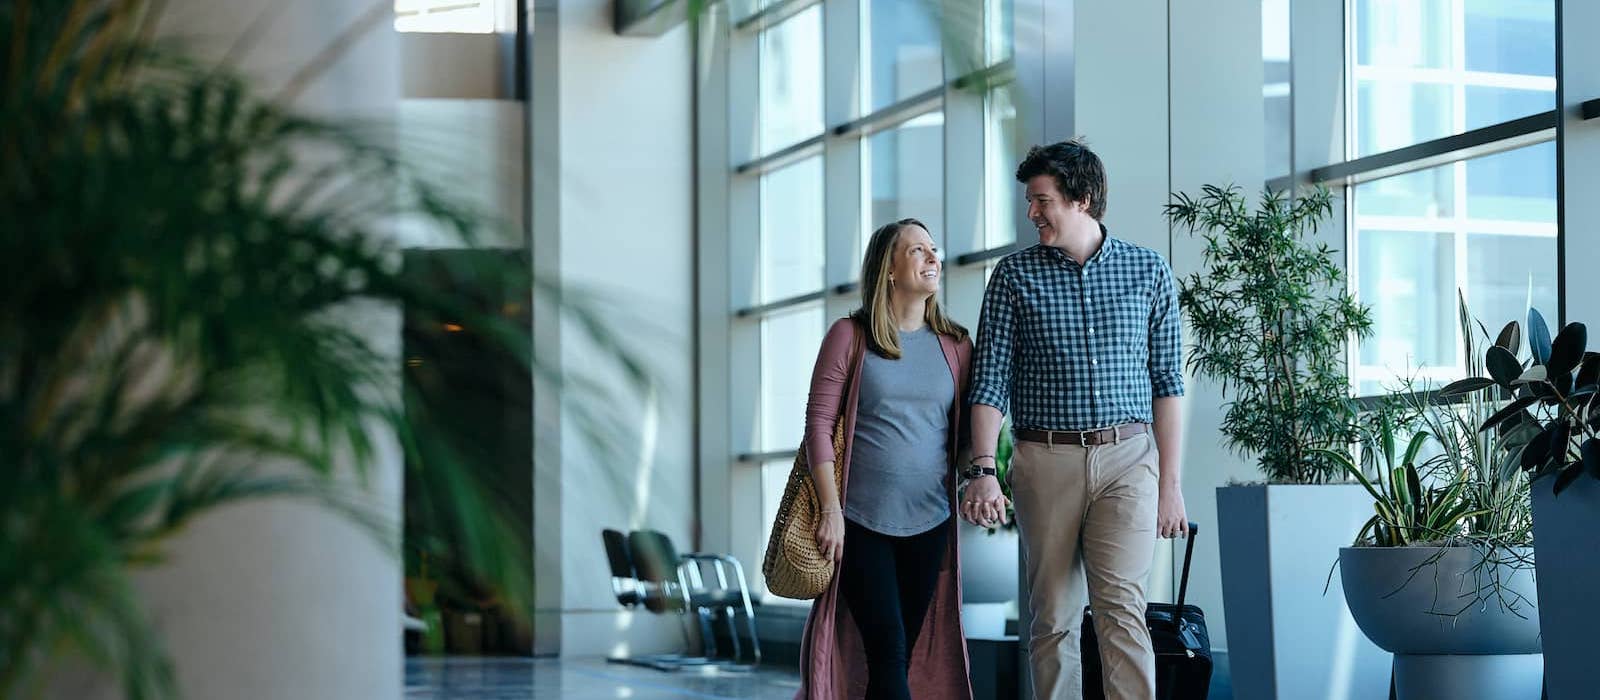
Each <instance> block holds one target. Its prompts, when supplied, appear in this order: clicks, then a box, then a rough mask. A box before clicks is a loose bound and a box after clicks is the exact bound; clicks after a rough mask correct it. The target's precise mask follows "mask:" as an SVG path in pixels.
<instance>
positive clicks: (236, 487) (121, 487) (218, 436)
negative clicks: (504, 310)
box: [0, 0, 645, 698]
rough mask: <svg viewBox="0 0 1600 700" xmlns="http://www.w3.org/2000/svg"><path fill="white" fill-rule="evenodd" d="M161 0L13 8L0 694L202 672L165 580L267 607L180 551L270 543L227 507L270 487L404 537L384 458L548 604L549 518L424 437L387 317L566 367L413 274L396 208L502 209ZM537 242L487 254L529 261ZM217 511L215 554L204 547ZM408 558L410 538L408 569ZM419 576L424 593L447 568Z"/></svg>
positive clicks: (165, 681)
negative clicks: (274, 75)
mask: <svg viewBox="0 0 1600 700" xmlns="http://www.w3.org/2000/svg"><path fill="white" fill-rule="evenodd" d="M154 5H155V6H154V7H152V5H151V4H150V3H146V2H141V1H140V0H128V1H126V2H115V3H36V4H32V5H28V6H21V7H31V10H28V11H23V9H14V8H7V9H4V10H0V35H3V36H6V37H9V38H10V39H11V40H12V42H13V43H10V44H8V49H10V50H8V51H5V52H0V53H3V54H4V55H3V56H0V68H3V69H4V70H3V71H0V72H4V73H6V74H8V75H25V76H27V79H26V80H22V81H8V82H7V83H6V85H5V87H4V88H3V89H0V150H3V151H4V152H5V153H6V154H7V155H6V156H5V157H4V158H3V159H0V160H3V161H4V167H5V170H6V173H7V174H6V176H4V177H0V219H4V220H5V222H6V225H5V226H0V272H3V276H4V277H5V279H6V284H5V285H4V287H3V290H4V291H3V292H0V294H3V300H0V309H3V311H0V348H3V350H0V415H3V416H4V417H5V418H4V419H3V420H0V445H3V448H0V468H3V470H4V474H5V484H4V486H3V487H0V513H4V517H3V518H0V697H8V698H9V697H18V696H34V695H38V694H43V695H46V696H50V695H57V694H59V695H63V696H68V695H70V696H73V697H80V696H84V695H87V694H88V693H53V692H52V691H53V690H59V689H56V688H54V687H53V686H52V683H53V682H55V681H59V680H69V681H76V680H83V681H84V682H92V683H95V684H99V683H100V681H101V680H102V679H104V680H106V681H110V682H115V683H116V684H118V686H119V688H118V689H119V690H120V691H121V692H120V695H123V696H127V697H136V698H149V697H155V698H164V697H172V696H175V695H177V693H178V690H179V681H180V679H182V680H188V679H189V678H192V677H193V676H194V675H195V670H194V669H193V668H175V665H180V664H182V663H185V662H187V663H191V664H193V663H196V661H195V659H192V658H191V659H185V658H179V659H173V658H171V657H170V656H169V654H168V649H167V646H166V642H167V639H166V637H165V635H164V634H163V629H162V628H161V627H160V626H159V625H158V624H157V620H156V619H155V618H156V617H157V613H159V611H152V610H150V609H149V603H150V600H149V598H148V596H149V594H150V591H151V590H152V589H155V588H156V586H157V585H159V584H165V585H167V586H168V588H166V589H164V591H165V592H168V593H170V592H172V590H173V588H177V587H180V586H194V587H195V588H196V590H195V592H196V595H194V599H195V600H196V604H197V605H201V606H206V605H214V606H216V608H214V609H220V608H221V607H222V606H224V605H237V606H240V607H246V608H247V607H249V606H252V605H256V606H259V605H261V603H260V602H258V601H257V600H253V599H252V596H253V595H254V594H253V593H252V592H251V591H250V590H199V589H200V586H201V585H202V584H200V583H198V582H194V581H173V580H172V579H173V578H174V576H173V574H172V569H171V568H168V567H177V566H181V565H182V564H183V563H184V562H183V561H181V559H182V558H183V555H188V557H189V559H190V560H191V562H192V560H193V559H194V558H195V555H196V552H197V551H221V550H222V547H223V546H227V547H228V548H229V553H230V554H237V556H234V557H218V558H216V559H215V560H209V561H203V562H201V563H202V564H203V566H205V567H206V568H208V569H209V568H225V567H230V566H233V565H234V562H233V561H232V560H233V559H245V558H250V557H252V556H253V553H252V552H251V551H249V550H248V549H243V548H241V549H239V550H237V551H233V550H232V549H231V547H232V546H240V547H242V546H243V545H237V540H238V538H239V535H237V534H236V531H231V530H219V529H218V528H216V527H215V523H216V522H217V519H218V516H219V515H220V514H221V513H222V512H223V511H231V510H233V509H234V508H238V507H240V506H243V505H256V506H257V507H259V504H261V503H263V502H265V501H269V500H271V501H278V502H282V501H285V500H290V501H298V502H299V503H302V504H311V505H314V506H317V507H319V508H320V509H322V510H324V511H331V512H333V513H335V514H337V515H339V516H342V517H343V518H344V522H345V523H347V524H351V525H354V526H356V527H357V528H359V529H360V530H362V531H363V532H365V533H366V534H369V535H371V536H372V538H373V539H374V541H375V542H376V543H377V544H378V545H380V546H381V548H382V550H381V551H384V552H387V553H390V554H395V553H398V549H399V548H398V546H397V545H398V542H396V541H395V540H396V539H397V535H398V534H399V529H400V528H399V524H398V523H397V522H395V521H394V519H393V511H394V509H393V508H391V509H389V510H388V511H386V510H384V509H383V506H382V505H381V504H382V503H383V501H384V499H385V496H384V492H385V491H387V490H388V489H389V488H390V487H389V486H386V485H385V484H386V482H388V481H389V480H391V479H398V477H399V476H400V475H399V474H386V473H384V472H383V469H384V467H385V466H386V465H396V464H397V463H398V462H401V461H403V462H404V466H403V467H396V469H403V470H404V471H405V472H406V477H407V480H408V481H411V482H412V483H416V484H419V485H420V487H419V488H418V489H416V491H415V494H413V493H412V489H410V488H407V492H408V493H407V495H408V496H411V495H416V496H417V497H418V502H419V503H420V504H421V505H422V506H424V507H423V508H421V509H419V511H418V513H417V514H416V515H415V516H414V517H415V518H416V520H417V521H418V524H422V525H425V526H427V527H426V528H425V529H426V530H428V531H434V532H439V531H448V532H451V533H455V534H456V535H458V538H457V540H456V541H458V542H460V543H461V545H460V546H459V547H458V548H457V550H456V551H455V552H454V554H455V555H456V556H457V560H458V562H459V563H460V565H461V566H462V567H464V568H465V569H467V570H469V571H471V572H472V573H474V574H475V575H477V576H478V577H479V578H481V579H482V580H484V581H487V582H491V583H493V584H495V585H496V586H497V587H498V588H499V589H500V591H501V592H502V593H503V594H505V595H507V596H510V598H508V600H512V601H513V604H514V605H515V607H516V608H517V609H518V610H519V611H520V612H526V611H530V610H531V607H532V605H531V604H532V594H533V582H532V581H531V580H529V578H528V577H529V576H531V565H532V562H531V558H532V555H531V552H532V547H531V541H530V540H531V531H529V530H528V529H526V528H521V529H519V528H518V527H517V525H516V523H517V522H518V521H517V515H518V514H517V513H515V512H512V511H510V509H509V508H507V506H506V503H507V499H506V498H504V497H503V488H502V485H501V484H500V483H499V482H498V481H497V479H496V473H495V471H494V470H492V469H485V468H483V467H484V466H485V465H482V464H480V463H476V462H472V461H469V460H455V459H452V458H451V455H449V454H446V453H444V452H443V451H434V452H430V453H429V454H428V455H422V454H420V453H419V451H418V449H417V441H416V431H415V430H414V428H415V427H416V426H415V422H416V421H415V420H414V418H413V417H412V415H413V414H412V412H411V408H412V405H410V404H403V403H402V399H401V397H400V394H401V382H400V376H401V371H402V370H401V364H402V362H401V358H400V357H399V356H397V354H396V353H394V352H393V350H394V348H395V347H397V346H398V345H399V340H400V338H399V333H398V328H397V324H396V325H389V326H386V325H385V321H384V319H394V318H396V317H397V316H398V313H397V311H398V310H399V309H401V308H404V309H406V310H408V311H415V312H425V313H427V314H430V315H433V316H437V317H441V318H448V319H452V320H453V322H454V323H456V324H458V325H459V326H464V327H465V328H467V329H469V330H470V331H472V332H475V333H481V334H482V335H483V337H484V338H485V339H486V340H487V342H491V343H493V344H495V345H496V346H499V347H504V348H506V349H507V350H506V351H507V352H508V353H511V354H513V355H514V356H516V357H518V358H523V361H524V362H525V363H530V362H531V363H534V365H533V366H532V368H531V369H533V370H537V371H538V376H540V377H542V378H543V377H549V376H550V373H551V372H553V371H555V370H554V369H553V368H551V367H549V366H548V365H545V366H539V364H538V362H539V361H538V360H532V359H528V358H531V357H532V355H531V353H530V352H529V339H528V338H527V337H526V335H525V334H521V333H520V332H519V330H518V329H517V328H516V327H515V326H514V325H513V324H511V323H509V322H507V321H505V320H504V319H502V318H499V317H498V316H496V315H494V314H481V313H477V312H474V311H473V309H472V308H470V307H468V306H467V305H465V304H464V303H463V302H462V301H461V300H460V299H458V298H456V297H455V296H453V295H448V294H441V293H438V292H437V291H434V290H433V289H431V288H429V287H426V286H422V285H418V284H416V283H415V282H414V281H413V280H411V279H409V278H407V277H406V276H405V275H404V274H403V272H402V268H401V266H400V260H401V258H402V253H401V250H400V249H399V243H398V241H396V240H395V239H394V235H393V231H394V229H395V228H396V225H395V224H396V222H397V221H400V220H406V221H407V222H410V223H416V224H419V225H424V226H427V227H428V228H429V230H430V231H435V230H436V231H440V232H442V233H458V234H460V235H459V236H452V237H450V238H451V239H452V240H451V242H452V243H454V244H458V245H463V246H470V245H471V244H472V242H473V241H474V240H475V232H478V231H482V230H485V229H487V228H488V226H489V225H490V224H489V222H488V220H487V219H486V217H484V216H481V215H479V214H477V213H475V212H473V211H471V210H469V209H468V208H466V207H464V206H462V205H460V204H458V203H457V202H456V201H455V198H454V197H453V196H450V195H449V194H447V193H446V192H444V191H443V190H441V189H440V188H439V187H438V186H436V185H433V184H430V183H427V182H424V181H422V180H420V179H419V178H418V177H416V173H415V171H414V170H413V169H412V168H409V167H407V166H406V165H405V164H404V163H402V162H401V161H400V158H399V157H398V156H397V155H396V154H395V152H394V151H393V149H392V148H390V147H388V146H387V145H385V143H384V142H383V141H382V140H381V139H382V135H381V134H380V133H372V132H369V131H367V130H362V129H358V128H356V127H355V125H353V124H348V123H342V122H336V121H331V120H328V119H323V118H316V117H310V116H307V115H306V114H304V113H301V112H300V111H297V110H295V109H293V108H291V107H290V106H289V105H288V104H287V102H288V100H287V99H285V98H283V95H281V94H280V95H276V96H272V95H265V96H264V95H261V94H258V92H257V91H256V90H255V89H254V87H253V85H252V84H251V83H250V82H249V81H247V80H246V79H244V78H243V77H241V75H240V74H239V73H238V72H237V70H236V68H235V67H234V66H233V64H232V63H231V62H224V63H221V64H208V63H206V62H205V61H202V60H200V59H197V58H195V57H192V56H189V55H186V54H184V53H181V52H176V51H175V49H174V48H173V45H172V44H170V43H169V42H167V41H160V40H158V39H157V38H156V37H153V36H152V33H151V32H152V29H153V27H154V25H155V24H156V21H157V19H158V17H159V5H160V4H159V3H155V4H154ZM316 67H317V64H312V66H310V68H312V69H314V68H316ZM315 73H316V70H310V69H308V70H306V71H304V72H302V73H299V74H298V75H300V76H311V75H314V74H315ZM306 79H307V80H309V79H310V78H309V77H307V78H306ZM380 131H381V130H380ZM518 258H519V260H518V261H517V263H516V264H515V265H513V266H512V267H511V269H499V268H497V269H494V270H483V269H474V270H465V271H464V272H467V273H469V274H483V275H485V276H486V278H491V277H489V276H493V275H505V276H507V277H511V278H522V277H526V276H527V271H528V270H529V269H531V267H530V261H529V260H527V259H526V257H525V256H518ZM530 283H531V281H530ZM571 301H572V299H571V298H570V297H568V298H566V299H564V300H563V304H564V305H565V304H570V303H571ZM563 308H564V311H566V312H570V311H571V308H572V307H570V306H564V307H563ZM580 315H581V318H580V319H579V320H580V323H579V324H574V326H575V327H579V328H581V329H582V330H581V331H580V332H581V333H584V334H585V335H591V336H595V337H596V340H597V343H596V347H599V348H602V349H603V351H604V352H605V353H606V354H608V355H612V356H619V355H622V356H625V355H626V353H624V352H623V351H621V350H620V349H619V348H618V346H617V345H616V344H615V343H614V342H609V341H607V340H606V339H605V338H603V337H600V336H601V335H602V334H603V332H604V328H605V326H606V324H605V323H603V322H602V321H601V320H600V317H599V316H598V315H596V314H594V313H592V312H591V313H582V314H580ZM627 359H628V360H629V362H630V363H631V366H632V367H636V368H642V367H644V366H645V365H643V364H642V363H639V362H638V360H637V358H632V357H629V358H627ZM583 434H584V435H585V436H589V435H600V434H603V433H601V432H598V431H596V432H584V433H583ZM585 439H586V440H589V438H585ZM594 442H596V443H600V442H601V441H598V440H594ZM602 446H603V445H602ZM398 451H404V452H405V453H407V456H409V457H412V458H411V459H404V460H402V459H400V456H399V455H397V454H393V453H394V452H398ZM490 466H492V465H490ZM235 512H236V511H235ZM317 515H319V516H320V515H321V513H318V514H317ZM197 534H199V535H203V536H206V537H212V538H215V539H217V540H221V542H220V543H219V549H218V550H195V549H190V550H183V549H181V546H182V543H183V541H184V538H188V537H194V536H196V535H197ZM335 534H339V533H335ZM343 541H345V540H343V539H339V540H336V542H343ZM175 550H176V552H175ZM175 553H177V554H179V556H177V557H172V555H173V554H175ZM169 557H172V558H171V559H169ZM173 559H178V560H179V561H173ZM190 566H194V565H193V564H192V563H191V564H190ZM191 570H194V569H191ZM399 572H400V564H399V562H398V561H396V562H395V573H396V574H397V576H396V577H395V578H396V584H397V585H398V574H399ZM421 575H422V577H423V578H422V579H420V580H424V581H426V580H430V579H429V578H428V572H421ZM156 576H165V579H164V580H154V579H153V578H151V577H156ZM141 583H148V584H151V585H150V586H141V585H140V584H141ZM180 590H181V591H183V592H187V591H188V590H189V589H186V588H184V589H180ZM414 591H415V592H416V593H418V594H419V595H418V597H419V598H423V600H418V601H417V602H418V603H419V604H422V605H427V604H429V602H430V601H429V600H427V599H428V598H431V597H432V596H433V594H434V584H431V583H430V584H427V585H425V586H419V587H417V588H415V589H414ZM366 594H367V592H363V591H353V592H352V595H355V596H358V597H361V596H365V595H366ZM374 594H375V595H376V593H374ZM396 597H398V596H396ZM218 601H221V602H218ZM301 604H303V605H308V606H322V607H317V608H315V609H321V610H327V609H330V608H332V607H334V605H333V604H330V603H328V602H327V601H320V600H309V601H302V603H301ZM401 614H402V610H401V609H399V606H398V605H397V606H396V609H395V610H393V615H394V616H395V618H399V617H400V616H401ZM330 622H332V623H337V622H340V621H339V620H333V621H330ZM336 627H337V624H330V626H329V628H330V629H333V628H336ZM383 632H384V630H383V629H381V628H379V629H375V630H372V631H371V632H370V634H372V635H374V636H380V637H381V636H382V635H383ZM362 633H363V634H366V633H367V632H366V631H363V632H362ZM307 634H321V635H324V636H326V635H327V634H329V632H327V630H322V631H316V630H308V631H307ZM357 641H359V642H360V643H363V644H365V643H366V642H369V641H374V640H372V639H369V638H367V637H361V638H360V639H358V640H357ZM398 642H399V640H397V639H382V640H381V643H384V644H389V645H393V648H394V649H395V651H396V653H397V652H398V649H399V643H398ZM247 656H249V655H247ZM241 663H244V664H249V663H252V661H250V660H248V659H244V660H241ZM252 670H253V671H255V672H256V674H255V675H257V676H259V677H268V676H271V675H276V674H281V673H283V672H284V671H285V669H282V668H260V667H259V666H258V667H256V668H255V669H252ZM302 670H304V669H296V672H298V671H302ZM180 671H181V672H180ZM96 695H98V693H97V694H96Z"/></svg>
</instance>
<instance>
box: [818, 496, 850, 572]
mask: <svg viewBox="0 0 1600 700" xmlns="http://www.w3.org/2000/svg"><path fill="white" fill-rule="evenodd" d="M817 549H819V550H821V551H822V558H823V559H827V560H828V561H831V562H834V563H838V562H839V560H840V559H843V558H844V511H843V510H841V509H840V508H839V507H838V506H833V507H832V508H828V507H824V508H823V509H822V519H821V520H820V521H819V522H818V523H817Z"/></svg>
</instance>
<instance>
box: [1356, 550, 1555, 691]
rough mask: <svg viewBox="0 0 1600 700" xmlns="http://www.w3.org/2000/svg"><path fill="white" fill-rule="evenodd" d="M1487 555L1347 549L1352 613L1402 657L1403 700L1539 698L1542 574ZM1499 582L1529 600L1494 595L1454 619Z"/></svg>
mask: <svg viewBox="0 0 1600 700" xmlns="http://www.w3.org/2000/svg"><path fill="white" fill-rule="evenodd" d="M1528 553H1529V552H1528V551H1523V552H1522V554H1524V555H1526V554H1528ZM1435 557H1437V560H1436V561H1432V562H1430V560H1431V559H1433V558H1435ZM1482 558H1483V554H1482V550H1479V549H1476V548H1472V547H1447V548H1444V549H1443V551H1442V552H1441V550H1440V548H1437V547H1344V548H1341V549H1340V550H1339V571H1340V580H1341V581H1342V583H1343V584H1344V595H1345V600H1346V602H1347V603H1348V604H1349V607H1350V614H1351V616H1352V617H1354V618H1355V621H1356V625H1357V626H1359V627H1360V628H1361V631H1362V632H1363V633H1365V634H1366V635H1367V638H1368V639H1371V640H1372V642H1373V643H1374V644H1377V645H1378V646H1380V647H1382V648H1383V649H1385V650H1387V651H1389V652H1392V653H1393V654H1394V655H1395V657H1394V674H1395V676H1394V677H1395V691H1396V695H1397V696H1398V697H1399V698H1401V699H1402V700H1404V699H1405V698H1424V697H1449V698H1461V699H1462V700H1468V699H1470V698H1485V699H1488V698H1537V697H1539V690H1540V684H1541V681H1542V677H1543V673H1544V659H1543V656H1542V655H1541V653H1540V651H1541V650H1540V643H1539V617H1538V611H1537V610H1536V609H1535V608H1536V606H1537V604H1538V592H1537V590H1536V589H1535V587H1534V581H1533V571H1532V569H1531V567H1528V568H1524V569H1522V570H1515V569H1513V568H1512V567H1511V566H1510V565H1509V564H1504V563H1490V564H1480V563H1481V562H1482ZM1495 580H1498V581H1499V582H1500V584H1501V585H1502V586H1504V587H1505V589H1506V593H1505V596H1506V598H1507V600H1508V601H1509V600H1518V601H1521V602H1520V603H1519V607H1518V608H1517V611H1516V612H1512V611H1511V610H1509V609H1507V608H1505V607H1504V606H1502V605H1501V604H1500V602H1499V601H1498V600H1496V599H1494V598H1491V599H1490V600H1489V601H1487V603H1477V604H1473V605H1471V606H1470V607H1469V608H1468V609H1467V610H1466V611H1465V612H1462V613H1461V614H1460V615H1457V616H1455V617H1454V618H1452V617H1450V615H1451V614H1453V613H1456V612H1457V611H1458V610H1461V608H1462V607H1463V606H1466V605H1468V603H1469V602H1471V601H1472V600H1473V597H1474V596H1473V592H1474V591H1475V590H1477V589H1478V588H1480V587H1483V586H1487V585H1489V584H1490V582H1492V581H1495ZM1491 595H1492V594H1491ZM1519 613H1520V616H1519ZM1441 693H1442V694H1441Z"/></svg>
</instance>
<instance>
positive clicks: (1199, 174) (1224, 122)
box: [1168, 0, 1265, 650]
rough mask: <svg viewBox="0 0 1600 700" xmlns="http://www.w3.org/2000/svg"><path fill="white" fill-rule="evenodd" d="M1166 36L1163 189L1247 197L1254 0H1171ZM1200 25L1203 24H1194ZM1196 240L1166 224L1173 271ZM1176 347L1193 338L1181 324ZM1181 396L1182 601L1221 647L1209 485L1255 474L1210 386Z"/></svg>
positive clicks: (1251, 186)
mask: <svg viewBox="0 0 1600 700" xmlns="http://www.w3.org/2000/svg"><path fill="white" fill-rule="evenodd" d="M1168 25H1169V26H1170V27H1171V28H1172V30H1171V33H1170V36H1171V41H1170V48H1169V52H1170V56H1171V77H1170V80H1169V89H1170V94H1171V104H1172V109H1171V114H1172V119H1171V123H1170V124H1169V134H1170V136H1169V139H1170V143H1171V149H1172V163H1171V167H1172V170H1171V184H1170V187H1171V189H1172V191H1174V192H1177V191H1182V192H1187V193H1189V194H1191V195H1195V194H1198V193H1199V190H1200V188H1201V186H1203V185H1207V184H1218V185H1225V184H1228V183H1233V184H1236V185H1238V186H1239V187H1240V188H1241V189H1242V190H1243V193H1244V195H1245V197H1246V198H1247V200H1248V201H1250V202H1252V203H1253V202H1254V201H1255V200H1256V197H1257V196H1258V195H1259V193H1260V191H1261V183H1262V181H1263V179H1264V178H1263V170H1264V168H1265V166H1264V160H1265V155H1264V154H1263V152H1262V151H1263V148H1264V146H1263V144H1264V136H1263V129H1264V113H1263V104H1262V98H1261V83H1262V64H1261V3H1260V2H1259V0H1216V1H1215V2H1209V3H1205V4H1204V5H1201V4H1199V3H1180V2H1175V3H1172V15H1171V17H1170V19H1169V20H1168ZM1199 27H1207V29H1206V30H1205V31H1197V28H1199ZM1203 249H1204V242H1203V241H1202V240H1200V239H1199V238H1196V237H1191V236H1189V235H1188V233H1187V232H1185V231H1183V230H1181V229H1175V230H1173V232H1172V255H1171V258H1170V260H1171V261H1172V268H1173V272H1174V273H1175V274H1177V275H1178V276H1179V277H1185V276H1187V275H1190V274H1193V273H1194V272H1196V271H1197V270H1199V269H1200V267H1201V262H1202V261H1201V255H1200V252H1201V251H1202V250H1203ZM1184 336H1185V337H1184V343H1185V348H1187V347H1188V346H1189V345H1190V344H1192V343H1193V342H1194V340H1193V329H1191V328H1188V327H1187V325H1186V327H1185V333H1184ZM1187 381H1188V396H1189V400H1188V401H1187V403H1186V406H1185V408H1186V418H1187V420H1186V426H1185V430H1184V449H1183V465H1184V475H1183V492H1184V503H1185V506H1186V507H1187V509H1188V512H1189V518H1190V519H1191V520H1194V521H1195V522H1197V523H1199V524H1200V525H1201V527H1202V528H1204V529H1202V530H1201V532H1202V533H1204V534H1202V535H1201V539H1200V540H1199V541H1198V542H1197V543H1196V547H1195V561H1194V568H1193V570H1192V571H1191V573H1190V582H1189V596H1190V600H1191V601H1192V602H1194V603H1195V604H1196V605H1199V606H1200V607H1201V608H1202V609H1204V610H1205V611H1206V620H1207V624H1208V626H1209V629H1210V632H1211V644H1212V646H1213V647H1214V648H1216V649H1220V650H1226V649H1227V647H1228V631H1227V626H1226V622H1225V618H1224V615H1223V609H1222V568H1221V564H1220V560H1219V558H1218V551H1219V546H1218V545H1219V543H1218V541H1217V531H1218V530H1217V498H1216V489H1217V487H1219V486H1223V485H1226V484H1227V483H1228V482H1229V481H1230V480H1233V479H1239V480H1243V481H1255V480H1259V479H1260V478H1261V476H1260V473H1259V471H1258V470H1257V469H1256V465H1255V460H1253V459H1241V458H1239V457H1237V456H1235V455H1234V454H1232V453H1231V452H1229V451H1228V449H1227V448H1226V447H1225V446H1224V445H1223V443H1222V434H1221V432H1220V426H1221V424H1222V416H1223V403H1224V401H1225V398H1224V397H1223V396H1222V394H1221V392H1220V390H1219V387H1218V386H1217V385H1216V384H1214V383H1212V382H1207V381H1200V380H1198V379H1196V378H1194V377H1192V376H1190V377H1188V378H1187Z"/></svg>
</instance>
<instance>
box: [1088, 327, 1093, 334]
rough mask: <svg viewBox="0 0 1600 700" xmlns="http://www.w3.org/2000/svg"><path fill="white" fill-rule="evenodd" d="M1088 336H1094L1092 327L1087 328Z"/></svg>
mask: <svg viewBox="0 0 1600 700" xmlns="http://www.w3.org/2000/svg"><path fill="white" fill-rule="evenodd" d="M1089 335H1094V328H1093V327H1090V328H1089Z"/></svg>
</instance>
